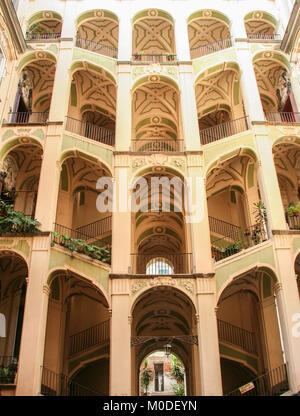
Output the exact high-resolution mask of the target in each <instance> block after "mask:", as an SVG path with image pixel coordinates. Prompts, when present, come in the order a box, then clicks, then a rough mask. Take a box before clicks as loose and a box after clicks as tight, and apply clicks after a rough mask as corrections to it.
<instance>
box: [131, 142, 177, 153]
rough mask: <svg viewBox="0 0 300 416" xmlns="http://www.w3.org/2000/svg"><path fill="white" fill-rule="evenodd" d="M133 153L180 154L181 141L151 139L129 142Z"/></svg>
mask: <svg viewBox="0 0 300 416" xmlns="http://www.w3.org/2000/svg"><path fill="white" fill-rule="evenodd" d="M131 144H132V148H131V150H132V151H133V152H138V153H144V152H182V151H183V140H175V139H163V138H151V139H135V140H132V141H131Z"/></svg>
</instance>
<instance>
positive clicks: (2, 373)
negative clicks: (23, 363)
mask: <svg viewBox="0 0 300 416" xmlns="http://www.w3.org/2000/svg"><path fill="white" fill-rule="evenodd" d="M17 369H18V359H17V358H16V357H12V356H7V355H5V356H0V384H14V383H15V376H16V374H17Z"/></svg>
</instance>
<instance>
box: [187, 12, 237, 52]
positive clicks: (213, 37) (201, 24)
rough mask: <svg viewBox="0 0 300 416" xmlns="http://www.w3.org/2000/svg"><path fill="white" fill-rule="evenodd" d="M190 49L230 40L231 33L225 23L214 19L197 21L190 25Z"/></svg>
mask: <svg viewBox="0 0 300 416" xmlns="http://www.w3.org/2000/svg"><path fill="white" fill-rule="evenodd" d="M188 36H189V43H190V48H191V49H192V48H195V47H197V46H201V45H206V44H207V43H213V42H217V41H219V40H221V39H228V38H230V31H229V29H228V27H227V25H226V24H225V23H224V22H221V21H219V20H217V19H213V18H210V19H209V18H199V19H195V20H193V21H192V22H190V23H189V25H188Z"/></svg>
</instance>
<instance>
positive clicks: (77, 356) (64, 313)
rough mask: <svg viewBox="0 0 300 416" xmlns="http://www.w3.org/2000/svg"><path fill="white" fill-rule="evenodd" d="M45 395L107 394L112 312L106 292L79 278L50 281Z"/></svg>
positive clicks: (62, 274)
mask: <svg viewBox="0 0 300 416" xmlns="http://www.w3.org/2000/svg"><path fill="white" fill-rule="evenodd" d="M51 279H52V280H51V284H50V297H49V303H48V315H47V327H46V337H45V351H44V364H43V372H42V386H41V392H42V394H44V395H57V396H60V395H71V396H89V395H105V394H108V386H109V365H108V363H109V343H110V335H109V312H108V303H107V300H106V297H105V296H104V294H103V293H102V291H101V290H100V289H99V288H98V287H96V286H95V285H93V284H92V283H91V282H89V281H88V280H87V279H85V278H83V277H82V276H79V275H77V274H75V273H71V272H66V271H64V270H58V271H56V272H54V273H53V274H52V276H51Z"/></svg>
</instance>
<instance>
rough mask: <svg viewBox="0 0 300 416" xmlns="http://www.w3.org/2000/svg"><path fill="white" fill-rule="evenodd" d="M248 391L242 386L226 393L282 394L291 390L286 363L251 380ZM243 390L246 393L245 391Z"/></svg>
mask: <svg viewBox="0 0 300 416" xmlns="http://www.w3.org/2000/svg"><path fill="white" fill-rule="evenodd" d="M247 384H248V385H249V387H248V388H249V389H250V390H248V391H245V390H247V388H246V389H243V387H245V386H241V387H239V388H238V389H236V390H233V391H232V392H230V393H228V394H226V396H280V395H281V394H283V393H285V392H287V391H288V390H289V382H288V376H287V369H286V364H283V365H281V366H279V367H277V368H274V369H273V370H270V371H268V372H266V373H264V374H262V375H261V376H259V377H257V378H255V379H254V380H251V381H250V382H249V383H247ZM243 390H244V391H245V393H243Z"/></svg>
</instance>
